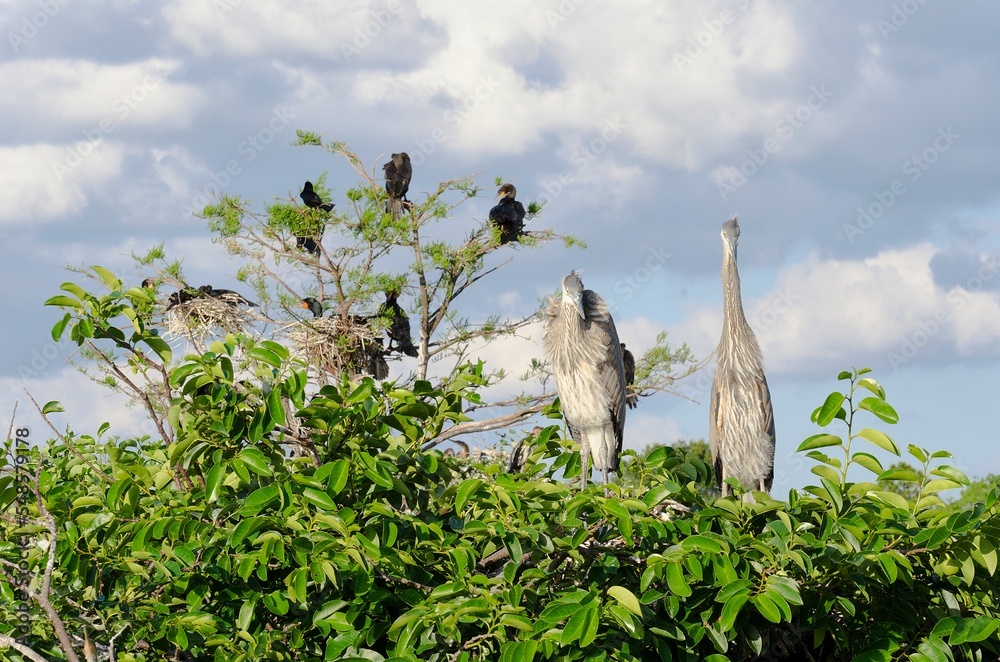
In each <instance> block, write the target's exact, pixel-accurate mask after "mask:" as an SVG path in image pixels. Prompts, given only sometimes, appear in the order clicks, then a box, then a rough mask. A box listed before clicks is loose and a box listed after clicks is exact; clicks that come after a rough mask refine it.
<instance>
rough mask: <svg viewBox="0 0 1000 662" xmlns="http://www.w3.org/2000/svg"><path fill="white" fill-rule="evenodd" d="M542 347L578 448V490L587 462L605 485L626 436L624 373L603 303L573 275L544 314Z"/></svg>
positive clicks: (584, 481) (611, 322)
mask: <svg viewBox="0 0 1000 662" xmlns="http://www.w3.org/2000/svg"><path fill="white" fill-rule="evenodd" d="M542 344H543V347H544V349H545V354H546V356H547V357H548V359H549V361H551V363H552V373H553V374H554V375H555V379H556V390H557V391H558V392H559V401H560V403H561V404H562V413H563V418H565V419H566V426H567V427H568V428H569V432H570V434H571V435H572V437H573V439H574V440H575V441H577V442H578V443H579V444H580V463H581V475H580V481H581V483H582V486H583V487H586V485H587V474H588V473H589V469H590V467H589V462H590V460H591V458H593V462H594V468H595V469H597V470H599V471H601V472H603V473H604V482H605V483H607V482H608V473H609V472H612V471H618V456H619V454H620V453H621V449H622V438H623V434H624V431H625V368H624V365H623V362H622V349H621V342H619V340H618V331H617V330H616V329H615V322H614V320H613V319H612V318H611V312H610V311H609V310H608V306H607V304H605V303H604V299H602V298H601V297H600V296H599V295H598V294H597V293H596V292H593V291H591V290H585V289H583V282H582V281H581V280H580V277H579V276H578V275H577V274H576V272H570V274H569V275H568V276H566V277H565V278H563V281H562V295H561V296H560V297H557V298H556V299H554V300H552V301H550V302H549V305H548V306H547V307H546V309H545V331H544V334H543V338H542Z"/></svg>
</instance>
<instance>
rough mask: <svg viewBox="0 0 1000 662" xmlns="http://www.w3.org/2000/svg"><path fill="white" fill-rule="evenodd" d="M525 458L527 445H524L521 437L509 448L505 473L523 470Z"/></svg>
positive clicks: (517, 472) (526, 457) (516, 472)
mask: <svg viewBox="0 0 1000 662" xmlns="http://www.w3.org/2000/svg"><path fill="white" fill-rule="evenodd" d="M539 429H540V428H539ZM536 434H537V433H536ZM527 459H528V447H527V446H526V445H525V443H524V439H521V440H520V441H518V442H517V443H516V444H514V448H512V449H511V450H510V459H509V460H508V461H507V473H509V474H519V473H521V472H522V471H524V463H525V461H526V460H527Z"/></svg>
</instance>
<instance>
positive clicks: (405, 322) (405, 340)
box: [378, 290, 417, 356]
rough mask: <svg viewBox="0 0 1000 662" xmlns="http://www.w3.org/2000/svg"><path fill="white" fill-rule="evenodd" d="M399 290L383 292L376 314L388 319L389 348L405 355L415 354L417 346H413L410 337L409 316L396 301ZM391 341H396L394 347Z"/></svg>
mask: <svg viewBox="0 0 1000 662" xmlns="http://www.w3.org/2000/svg"><path fill="white" fill-rule="evenodd" d="M397 299H399V292H396V291H393V290H388V291H386V293H385V303H384V304H382V306H381V307H380V308H379V310H378V316H379V317H381V318H383V319H385V318H388V319H389V349H388V351H390V352H391V351H393V350H394V349H395V351H399V352H402V353H403V354H406V355H407V356H416V355H417V348H416V347H414V346H413V338H412V337H410V318H409V317H407V316H406V313H405V312H404V311H403V307H402V306H400V305H399V302H398V301H397ZM393 342H395V343H396V346H395V348H394V347H393Z"/></svg>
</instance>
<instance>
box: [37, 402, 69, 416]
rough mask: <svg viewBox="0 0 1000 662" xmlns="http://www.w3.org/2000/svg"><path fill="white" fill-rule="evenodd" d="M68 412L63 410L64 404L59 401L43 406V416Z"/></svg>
mask: <svg viewBox="0 0 1000 662" xmlns="http://www.w3.org/2000/svg"><path fill="white" fill-rule="evenodd" d="M62 411H66V410H65V409H63V406H62V404H60V402H59V401H58V400H51V401H49V402H46V403H45V404H44V405H42V414H43V415H45V414H58V413H59V412H62Z"/></svg>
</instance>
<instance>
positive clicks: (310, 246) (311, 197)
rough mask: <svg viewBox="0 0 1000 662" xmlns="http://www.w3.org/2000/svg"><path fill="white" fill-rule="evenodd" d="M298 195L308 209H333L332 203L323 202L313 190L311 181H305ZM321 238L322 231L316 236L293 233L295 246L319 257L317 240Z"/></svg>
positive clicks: (327, 210) (326, 210)
mask: <svg viewBox="0 0 1000 662" xmlns="http://www.w3.org/2000/svg"><path fill="white" fill-rule="evenodd" d="M299 197H300V198H302V202H304V203H305V205H306V207H309V208H310V209H322V210H323V211H325V212H330V211H333V203H332V202H323V198H321V197H319V194H318V193H316V191H314V190H313V185H312V182H306V183H305V185H304V186H303V187H302V192H301V193H299ZM322 239H323V233H322V232H319V233H318V234H317V235H316V236H307V235H295V246H296V248H300V249H302V250H304V251H307V252H309V253H311V254H313V255H315V256H316V257H319V254H320V252H319V242H320V241H322Z"/></svg>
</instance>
